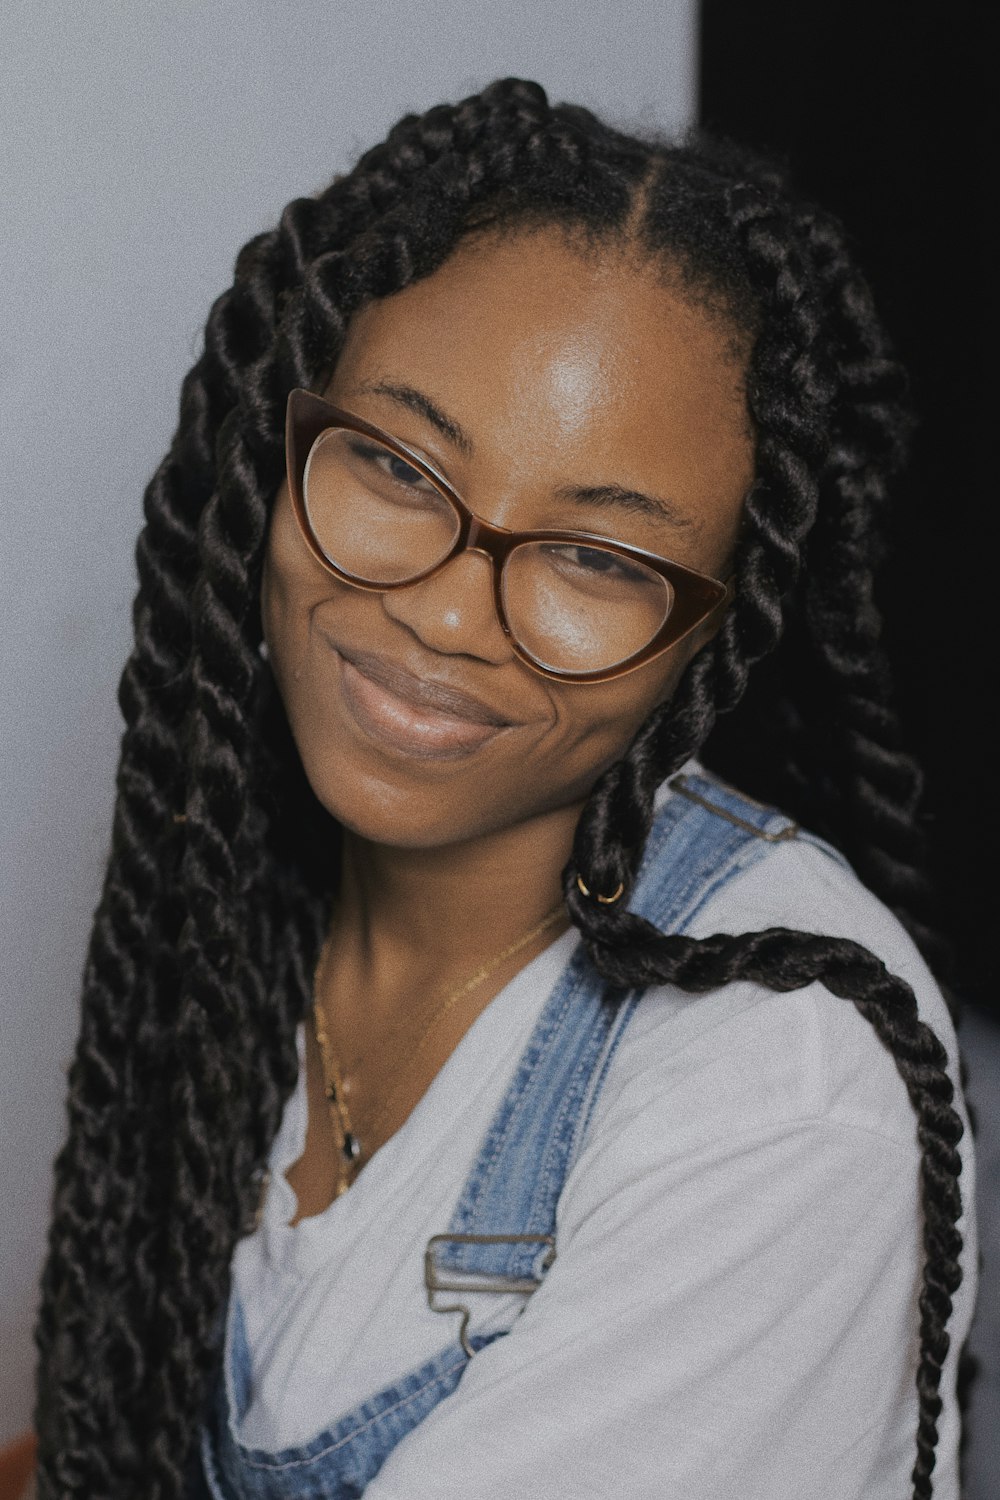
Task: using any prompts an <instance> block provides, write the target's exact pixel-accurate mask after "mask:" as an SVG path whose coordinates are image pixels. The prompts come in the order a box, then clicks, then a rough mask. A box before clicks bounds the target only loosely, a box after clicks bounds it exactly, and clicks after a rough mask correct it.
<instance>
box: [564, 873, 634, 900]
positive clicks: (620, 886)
mask: <svg viewBox="0 0 1000 1500" xmlns="http://www.w3.org/2000/svg"><path fill="white" fill-rule="evenodd" d="M576 883H577V885H578V886H579V887H580V890H581V891H582V892H583V894H584V895H585V896H589V895H590V891H589V890H588V888H587V887H586V886H585V885H584V883H583V880H582V879H581V878H580V876H579V875H578V876H577V877H576ZM624 890H625V882H624V881H622V880H619V882H618V889H617V890H616V891H615V892H614V894H613V895H611V896H601V895H598V896H597V897H596V898H595V899H596V900H598V901H599V902H600V903H601V905H602V906H612V905H614V903H615V902H616V901H617V900H618V898H619V897H620V896H621V894H622V892H623V891H624Z"/></svg>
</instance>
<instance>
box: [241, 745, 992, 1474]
mask: <svg viewBox="0 0 1000 1500" xmlns="http://www.w3.org/2000/svg"><path fill="white" fill-rule="evenodd" d="M690 769H697V767H695V766H693V765H692V766H691V767H690ZM663 795H664V793H662V792H661V795H660V798H659V799H658V800H659V801H662V798H663ZM668 795H675V794H668ZM770 926H786V927H793V928H800V929H803V930H806V931H812V932H820V933H828V934H831V935H834V936H846V937H850V938H853V939H854V940H855V941H857V942H860V943H862V944H864V945H865V946H866V947H868V948H870V949H871V950H872V951H873V952H874V953H876V954H878V955H879V956H880V957H881V958H882V959H883V960H884V961H885V963H886V964H887V966H888V967H889V969H890V970H891V971H893V972H894V973H896V974H899V975H901V976H902V977H903V978H904V979H906V980H908V982H909V983H910V984H911V985H912V986H913V988H914V990H915V991H916V994H917V998H918V1004H919V1009H920V1012H921V1015H922V1017H923V1018H924V1019H925V1020H926V1021H927V1022H928V1023H929V1024H930V1025H931V1026H932V1027H933V1028H934V1030H935V1031H936V1032H937V1034H938V1036H939V1037H940V1038H941V1040H942V1041H943V1042H944V1044H945V1046H946V1048H947V1050H948V1054H949V1058H950V1071H951V1074H952V1077H953V1078H957V1076H958V1069H957V1064H956V1048H955V1038H954V1034H953V1031H952V1027H951V1024H950V1021H949V1018H948V1015H947V1011H946V1009H945V1006H944V1002H943V1000H942V998H941V995H940V993H939V991H938V989H937V986H936V985H935V983H934V981H933V979H932V978H931V976H930V974H929V973H928V971H927V969H926V967H925V965H924V963H923V961H922V959H921V958H920V956H919V954H918V953H917V951H916V949H915V948H914V946H913V944H912V942H911V941H910V939H909V938H908V936H907V935H906V933H905V932H904V930H903V929H902V928H901V926H900V925H899V923H898V922H897V921H896V919H895V918H894V917H893V916H892V915H891V913H889V912H888V911H887V910H886V908H885V907H884V906H882V905H881V904H880V903H879V902H878V901H877V900H876V899H875V897H873V896H872V895H871V894H870V892H868V891H867V890H866V889H865V888H864V887H863V886H862V885H861V884H860V882H859V881H858V880H857V879H856V878H855V877H854V876H853V875H851V874H850V872H848V871H846V870H844V869H843V868H842V867H841V866H840V865H838V864H837V863H836V862H835V861H833V860H832V859H831V858H830V857H829V856H828V855H826V854H825V853H824V852H823V851H822V850H820V849H817V848H816V847H815V846H814V845H813V844H811V843H808V842H806V841H802V840H795V839H792V840H788V841H786V842H781V843H776V844H773V845H770V846H768V849H767V852H766V854H765V856H764V857H763V858H762V859H760V860H759V861H757V862H756V863H755V864H753V865H751V867H750V868H749V869H747V870H745V871H743V872H742V873H741V874H740V875H738V876H736V877H735V878H734V879H733V880H732V881H731V882H730V883H729V884H728V885H726V886H725V887H724V888H723V889H722V890H721V891H719V892H718V893H717V894H716V895H715V896H713V897H712V899H711V901H710V903H708V904H707V905H706V906H705V908H704V909H703V910H702V911H701V913H700V914H699V916H698V918H697V920H696V922H695V923H694V924H693V925H692V928H691V931H692V933H693V935H694V936H698V937H704V936H707V935H708V934H710V933H713V932H734V933H735V932H744V931H752V930H755V929H759V928H763V927H770ZM577 941H578V936H577V933H576V932H575V930H571V931H570V932H568V933H566V934H564V935H563V936H562V937H560V938H559V939H557V940H556V941H555V942H554V943H552V944H551V945H550V946H549V947H548V948H547V949H546V950H545V951H544V952H543V953H542V954H540V955H539V956H538V957H537V958H536V959H535V960H534V961H533V962H531V963H530V964H528V965H527V966H526V967H525V968H524V969H523V970H522V971H521V973H520V974H518V975H517V976H516V977H515V978H514V979H513V980H512V981H511V983H510V984H508V985H507V986H506V988H505V989H503V990H502V991H501V992H500V993H499V994H498V995H497V996H496V998H495V999H494V1000H493V1001H492V1002H491V1004H490V1005H489V1006H488V1007H487V1008H486V1010H485V1011H484V1012H483V1013H482V1015H480V1017H479V1018H478V1019H477V1021H476V1022H475V1024H474V1025H473V1026H472V1027H471V1029H470V1030H469V1031H468V1032H467V1034H466V1035H465V1037H464V1038H463V1040H462V1041H461V1043H460V1044H459V1046H458V1047H457V1048H456V1050H455V1052H454V1053H453V1054H452V1056H451V1057H450V1058H449V1060H448V1062H447V1063H446V1064H445V1066H444V1067H443V1068H442V1070H441V1071H440V1073H439V1074H438V1076H437V1077H436V1078H435V1080H434V1082H433V1084H432V1085H431V1087H430V1089H429V1090H428V1092H427V1094H426V1095H425V1096H424V1098H423V1099H422V1100H421V1102H420V1104H419V1105H418V1106H417V1108H416V1109H415V1110H414V1112H413V1114H412V1115H411V1116H410V1118H409V1120H408V1121H407V1122H406V1124H405V1125H404V1126H403V1127H402V1128H401V1129H400V1130H399V1131H398V1132H397V1134H396V1135H395V1136H393V1137H392V1139H391V1140H389V1141H388V1142H387V1143H386V1144H385V1146H383V1147H382V1149H381V1150H380V1151H379V1152H377V1154H376V1155H375V1156H374V1157H373V1158H372V1160H371V1161H370V1163H369V1164H368V1165H367V1166H366V1167H365V1170H364V1171H363V1172H362V1173H361V1175H360V1177H359V1178H358V1180H357V1182H356V1183H355V1184H354V1186H353V1187H352V1188H351V1190H350V1191H349V1192H348V1193H346V1194H344V1195H343V1196H342V1197H341V1198H338V1199H335V1200H334V1201H333V1202H332V1203H331V1204H330V1206H329V1207H328V1208H327V1209H326V1210H325V1211H324V1212H323V1213H321V1214H318V1215H315V1216H314V1217H312V1218H309V1219H305V1220H303V1221H302V1223H300V1224H298V1225H296V1226H295V1227H294V1228H291V1227H289V1224H288V1221H289V1219H290V1218H292V1217H293V1215H294V1211H295V1195H294V1193H293V1191H292V1189H291V1187H290V1186H289V1184H288V1182H287V1180H286V1179H285V1178H284V1176H283V1173H284V1171H285V1169H286V1168H287V1167H288V1166H290V1165H291V1164H292V1163H293V1162H294V1161H295V1160H296V1159H297V1158H298V1156H299V1155H300V1154H301V1152H302V1149H303V1145H304V1141H305V1125H306V1098H305V1089H304V1068H303V1067H302V1066H301V1064H302V1060H303V1058H304V1032H303V1029H302V1027H301V1026H300V1029H299V1037H298V1043H299V1058H300V1074H299V1082H298V1087H297V1089H296V1091H295V1092H294V1094H293V1095H292V1096H291V1098H290V1099H289V1101H288V1104H287V1107H286V1111H285V1115H284V1118H283V1121H282V1125H281V1129H280V1132H279V1134H278V1136H277V1137H276V1139H275V1142H274V1146H273V1150H272V1153H271V1167H272V1181H271V1187H270V1191H269V1193H268V1198H267V1202H266V1205H265V1210H264V1216H263V1220H262V1222H261V1225H260V1227H259V1229H258V1230H257V1231H256V1233H254V1234H253V1235H251V1236H248V1237H247V1238H245V1239H243V1240H241V1241H240V1242H239V1244H238V1245H237V1247H236V1252H235V1256H234V1274H235V1281H236V1287H237V1290H238V1292H239V1295H240V1297H241V1300H242V1302H243V1307H244V1312H245V1315H246V1326H247V1335H248V1339H249V1343H250V1348H251V1351H252V1362H253V1372H254V1374H253V1385H254V1389H253V1396H252V1400H251V1404H250V1407H249V1409H248V1411H247V1413H246V1416H245V1419H244V1422H243V1424H242V1425H241V1427H240V1429H239V1433H238V1435H239V1437H240V1438H241V1439H242V1441H243V1442H245V1443H247V1444H250V1445H253V1446H258V1447H265V1448H270V1449H274V1448H280V1447H285V1446H290V1445H297V1444H300V1443H303V1442H305V1441H307V1440H308V1439H309V1438H311V1437H312V1436H314V1435H315V1434H316V1433H317V1432H319V1431H321V1430H322V1429H324V1428H326V1427H329V1426H331V1425H333V1424H334V1423H335V1421H336V1420H337V1419H338V1418H339V1417H341V1416H342V1415H344V1414H345V1413H347V1412H348V1411H350V1410H351V1409H352V1408H353V1407H354V1406H356V1405H357V1404H358V1403H359V1402H361V1401H363V1400H364V1399H366V1398H367V1397H369V1396H371V1395H373V1394H374V1393H375V1392H377V1391H378V1390H380V1389H382V1388H383V1387H384V1386H386V1385H388V1384H391V1383H392V1382H394V1381H395V1380H397V1379H399V1378H400V1377H401V1376H403V1375H405V1374H406V1373H408V1372H409V1371H410V1370H412V1369H414V1368H416V1367H417V1366H418V1365H420V1364H422V1363H423V1362H424V1361H425V1360H428V1359H430V1358H432V1357H433V1356H434V1355H436V1354H437V1353H438V1352H439V1351H440V1350H441V1349H442V1348H443V1347H444V1346H445V1345H446V1344H447V1343H448V1341H449V1339H452V1338H453V1339H455V1340H457V1333H458V1322H459V1319H458V1316H457V1315H455V1314H441V1313H436V1312H433V1311H431V1310H430V1308H429V1307H428V1303H427V1295H426V1292H425V1289H424V1285H423V1251H424V1247H425V1245H426V1243H427V1241H428V1239H429V1238H430V1237H431V1235H433V1234H436V1233H442V1232H444V1231H445V1230H446V1229H447V1228H448V1224H449V1222H450V1219H451V1216H452V1211H453V1209H454V1206H455V1203H456V1201H457V1198H458V1196H459V1193H460V1191H461V1189H462V1186H463V1184H464V1182H465V1179H466V1176H467V1174H468V1172H469V1170H470V1168H471V1166H472V1164H473V1161H474V1160H475V1157H476V1155H477V1151H478V1147H479V1143H480V1140H481V1138H482V1136H483V1133H484V1132H485V1130H486V1128H487V1126H488V1124H489V1122H490V1119H491V1117H492V1115H493V1112H494V1110H495V1109H496V1107H497V1105H498V1104H499V1102H500V1099H501V1097H502V1096H503V1094H504V1092H505V1090H506V1087H507V1084H508V1082H509V1079H510V1076H511V1073H512V1071H513V1068H514V1065H515V1063H516V1061H517V1059H518V1057H519V1056H520V1053H521V1051H522V1049H523V1047H524V1045H525V1043H526V1042H527V1039H528V1037H529V1034H530V1032H531V1029H532V1027H533V1025H534V1023H535V1021H536V1019H537V1017H538V1014H539V1012H540V1010H541V1008H542V1006H543V1005H544V1003H545V1000H546V998H547V997H548V994H549V992H550V991H551V988H552V986H553V984H554V983H555V981H556V980H557V978H558V977H559V975H560V973H561V972H562V969H563V967H564V965H565V963H566V962H567V960H568V959H569V957H570V955H571V953H572V951H573V949H574V947H575V945H576V943H577ZM957 1107H958V1108H959V1110H960V1112H961V1113H962V1115H963V1118H965V1114H964V1105H963V1104H962V1103H961V1101H960V1100H959V1101H958V1106H957ZM961 1150H962V1157H963V1163H964V1166H963V1173H962V1179H961V1187H962V1195H963V1201H964V1203H965V1204H966V1216H965V1219H964V1220H963V1223H962V1225H961V1226H960V1228H961V1229H962V1231H963V1234H964V1236H965V1241H966V1243H965V1249H964V1251H963V1256H962V1261H963V1266H964V1273H965V1274H964V1280H963V1283H962V1285H961V1287H960V1288H959V1290H958V1293H957V1295H956V1299H955V1310H954V1312H953V1314H952V1318H951V1320H950V1324H949V1331H950V1335H951V1340H952V1342H951V1349H950V1352H949V1355H948V1360H947V1363H946V1368H945V1379H944V1383H943V1387H942V1395H943V1398H944V1411H943V1413H942V1416H941V1419H940V1421H939V1424H938V1425H939V1442H938V1448H937V1467H936V1469H935V1473H934V1494H935V1497H936V1500H957V1496H958V1478H957V1448H958V1435H959V1434H958V1412H957V1406H956V1401H955V1395H954V1383H955V1372H956V1365H957V1354H958V1350H959V1348H960V1346H961V1344H962V1342H963V1341H964V1338H965V1335H966V1333H967V1331H968V1327H969V1323H970V1320H971V1315H972V1306H973V1300H974V1292H975V1277H976V1254H975V1225H974V1208H973V1201H974V1200H973V1188H974V1182H973V1157H972V1151H971V1135H970V1132H969V1131H968V1128H966V1134H965V1136H964V1138H963V1141H962V1146H961ZM919 1160H920V1156H919V1148H918V1144H917V1140H916V1128H915V1116H914V1114H913V1111H912V1108H911V1106H910V1103H909V1099H908V1097H907V1093H906V1089H905V1087H904V1085H903V1082H902V1080H901V1078H900V1077H899V1074H898V1072H897V1071H896V1066H895V1064H894V1062H893V1060H892V1058H891V1057H890V1055H889V1053H888V1052H887V1051H886V1050H885V1049H884V1048H883V1046H882V1045H881V1043H880V1042H879V1041H878V1039H877V1037H876V1036H875V1033H874V1031H873V1030H872V1028H871V1026H870V1024H869V1023H868V1022H867V1021H865V1020H864V1019H863V1018H862V1017H861V1015H860V1014H859V1013H858V1011H857V1009H856V1008H855V1006H854V1005H853V1004H852V1003H851V1002H850V1001H845V1000H839V999H837V998H836V997H835V996H833V995H831V994H830V993H829V992H828V991H827V990H825V989H824V988H823V987H822V986H821V985H812V986H810V987H809V988H807V989H805V990H799V991H794V992H791V993H788V994H778V993H775V992H773V991H771V990H768V989H765V988H763V987H761V986H758V985H756V984H751V983H746V982H738V983H733V984H730V985H726V986H724V987H723V988H721V989H719V990H715V991H712V992H711V993H708V994H705V995H700V996H693V995H687V994H684V993H682V992H680V991H678V990H676V989H674V988H672V987H670V986H662V987H658V988H655V989H651V990H649V991H647V992H646V994H645V995H644V996H643V998H642V1000H641V1001H640V1003H639V1006H638V1008H637V1010H636V1013H635V1015H634V1016H633V1017H632V1019H631V1021H630V1023H629V1025H628V1027H627V1028H626V1030H625V1033H624V1038H623V1040H622V1042H621V1044H620V1046H619V1048H618V1050H617V1052H616V1053H615V1055H614V1058H613V1060H612V1063H611V1066H610V1068H609V1071H608V1075H607V1078H606V1080H605V1083H604V1086H603V1090H602V1092H601V1095H600V1098H599V1102H598V1105H597V1108H596V1110H595V1113H594V1116H593V1119H592V1121H591V1125H590V1128H589V1131H588V1135H587V1139H586V1142H585V1145H584V1149H583V1150H582V1152H581V1154H580V1156H579V1157H578V1159H577V1161H576V1162H575V1164H574V1165H573V1167H572V1168H571V1171H570V1173H569V1176H568V1178H567V1181H566V1185H565V1189H564V1191H563V1194H562V1197H561V1199H560V1203H559V1212H558V1222H557V1244H558V1255H557V1258H556V1261H555V1263H554V1265H553V1266H552V1269H551V1270H550V1271H549V1273H548V1275H547V1276H546V1278H545V1281H544V1283H543V1284H542V1286H541V1288H540V1289H539V1290H538V1291H537V1292H535V1293H534V1295H533V1296H532V1297H530V1298H529V1299H522V1298H517V1297H515V1298H513V1299H511V1298H509V1297H498V1296H495V1295H494V1296H490V1295H486V1294H483V1295H480V1296H478V1297H476V1298H473V1299H470V1300H472V1301H473V1302H474V1304H475V1305H474V1316H473V1321H472V1325H471V1328H472V1331H473V1332H478V1331H484V1330H486V1329H488V1328H489V1327H490V1326H491V1325H492V1326H506V1325H507V1324H508V1323H509V1321H510V1316H511V1311H512V1309H513V1308H515V1307H516V1308H520V1307H521V1306H522V1303H523V1311H522V1312H521V1313H520V1316H518V1317H517V1318H516V1319H515V1321H514V1323H513V1326H512V1329H511V1332H510V1333H509V1334H508V1335H507V1336H506V1337H504V1338H500V1339H497V1340H496V1341H495V1342H494V1343H492V1344H490V1345H489V1346H488V1347H486V1348H485V1349H483V1350H481V1351H480V1352H479V1353H478V1354H476V1355H475V1357H474V1358H473V1359H472V1360H471V1362H470V1364H469V1366H468V1368H467V1369H466V1370H465V1372H464V1374H463V1376H462V1379H461V1381H460V1383H459V1386H458V1388H457V1389H456V1391H455V1392H454V1393H453V1394H452V1395H450V1396H448V1397H446V1399H445V1400H443V1401H442V1402H441V1403H440V1404H439V1405H438V1406H437V1407H436V1408H435V1409H434V1410H433V1411H432V1412H431V1413H430V1415H429V1416H428V1417H427V1418H425V1420H424V1421H423V1422H421V1423H420V1424H419V1425H418V1426H417V1427H416V1428H415V1429H414V1430H413V1432H411V1433H410V1434H409V1435H408V1436H407V1437H406V1438H404V1439H403V1440H402V1441H401V1442H400V1443H399V1444H398V1446H397V1447H396V1448H395V1449H394V1450H393V1452H392V1453H391V1454H390V1455H389V1457H388V1459H387V1461H386V1463H385V1465H384V1466H383V1468H382V1469H381V1470H380V1472H379V1473H378V1475H377V1476H376V1477H375V1479H374V1480H373V1481H372V1483H371V1484H370V1485H369V1486H368V1487H367V1489H366V1490H365V1495H366V1497H371V1500H452V1497H454V1500H458V1497H459V1496H461V1497H462V1500H508V1497H513V1496H521V1495H525V1494H536V1495H539V1496H544V1497H545V1500H585V1497H590V1496H595V1497H596V1496H601V1497H608V1496H623V1497H627V1500H733V1497H736V1496H739V1497H740V1500H757V1497H759V1500H812V1497H816V1500H855V1497H857V1500H902V1497H904V1496H906V1495H908V1494H909V1493H910V1486H909V1474H910V1471H911V1469H912V1466H913V1462H914V1459H915V1456H916V1445H915V1433H916V1419H917V1398H916V1387H915V1379H914V1377H915V1369H916V1359H917V1348H918V1333H917V1329H918V1312H917V1303H916V1299H917V1292H918V1287H919V1274H920V1266H921V1264H922V1245H921V1219H920V1212H919V1189H918V1169H919ZM445 1300H448V1299H445Z"/></svg>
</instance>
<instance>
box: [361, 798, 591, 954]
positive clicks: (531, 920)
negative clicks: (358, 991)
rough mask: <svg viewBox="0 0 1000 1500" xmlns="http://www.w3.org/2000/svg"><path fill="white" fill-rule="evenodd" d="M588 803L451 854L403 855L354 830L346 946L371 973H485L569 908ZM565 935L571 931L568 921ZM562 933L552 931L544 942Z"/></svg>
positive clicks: (454, 847)
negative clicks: (565, 894) (555, 912)
mask: <svg viewBox="0 0 1000 1500" xmlns="http://www.w3.org/2000/svg"><path fill="white" fill-rule="evenodd" d="M579 813H580V804H574V805H572V806H570V807H563V808H559V809H557V810H556V811H554V812H550V813H545V814H542V815H540V816H539V817H536V818H533V819H531V820H530V821H529V822H526V823H523V824H519V825H518V826H517V827H514V828H505V829H503V830H501V831H499V832H496V833H489V834H483V835H480V836H478V837H476V838H474V839H470V840H468V841H466V842H464V843H460V844H449V845H447V846H445V847H442V848H432V849H400V848H395V847H391V846H387V845H385V844H373V843H371V842H369V841H368V840H366V839H362V838H360V837H359V836H358V835H356V834H353V833H351V832H349V831H347V832H346V833H345V837H344V842H343V854H342V868H341V882H340V893H341V894H340V900H339V902H338V907H337V913H336V919H335V932H336V940H337V945H338V947H339V948H341V951H343V947H344V946H345V945H346V947H347V948H348V949H349V950H351V949H353V951H354V953H355V954H356V955H357V959H358V961H359V962H360V963H361V964H362V965H364V967H366V968H368V969H369V970H376V971H377V970H382V971H386V970H392V969H395V968H397V967H398V966H399V965H400V964H403V965H405V966H406V967H407V969H408V971H409V972H411V973H413V972H418V973H419V972H423V973H425V974H433V973H435V972H440V973H444V972H453V971H456V970H459V969H461V968H462V967H463V966H464V967H467V968H468V967H471V968H475V966H476V964H477V963H479V962H481V961H482V960H483V959H485V958H488V957H489V955H490V953H491V952H493V951H496V950H499V949H502V948H504V947H505V946H506V945H507V944H509V943H511V942H513V941H516V939H517V938H518V937H520V936H521V935H522V934H523V933H526V932H528V931H530V929H531V928H532V927H533V926H535V925H536V923H538V922H540V921H541V920H542V919H543V918H544V917H545V916H546V914H547V913H549V912H550V911H552V909H553V908H554V907H556V906H558V905H559V903H560V902H561V898H562V886H561V878H560V877H561V874H562V869H563V866H564V865H565V863H566V861H567V859H568V858H569V854H570V848H571V845H572V841H573V832H574V829H575V827H576V822H577V819H578V817H579ZM561 925H562V927H563V928H565V926H566V922H563V923H562V924H561ZM558 931H559V927H558V926H555V925H554V926H553V927H551V928H549V929H548V930H547V932H546V934H545V938H544V941H545V942H550V941H551V940H552V938H553V936H554V935H555V933H557V932H558Z"/></svg>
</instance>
